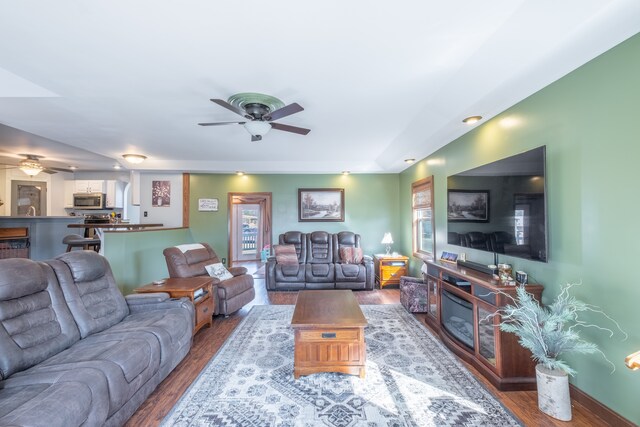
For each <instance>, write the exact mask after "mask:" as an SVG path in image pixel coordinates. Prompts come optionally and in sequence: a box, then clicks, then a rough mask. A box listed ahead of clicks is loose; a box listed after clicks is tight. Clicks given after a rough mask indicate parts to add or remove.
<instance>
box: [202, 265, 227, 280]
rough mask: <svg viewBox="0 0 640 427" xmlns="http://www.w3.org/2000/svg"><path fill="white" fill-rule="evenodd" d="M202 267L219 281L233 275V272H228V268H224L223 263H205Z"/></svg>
mask: <svg viewBox="0 0 640 427" xmlns="http://www.w3.org/2000/svg"><path fill="white" fill-rule="evenodd" d="M204 269H205V270H207V273H209V276H211V277H215V278H217V279H218V280H220V281H221V282H222V281H223V280H227V279H231V278H232V277H233V274H231V273H229V270H227V269H226V268H224V265H222V263H221V262H217V263H215V264H209V265H205V266H204Z"/></svg>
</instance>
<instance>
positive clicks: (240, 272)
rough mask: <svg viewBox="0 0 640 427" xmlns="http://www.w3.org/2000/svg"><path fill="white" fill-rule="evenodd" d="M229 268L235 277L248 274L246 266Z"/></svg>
mask: <svg viewBox="0 0 640 427" xmlns="http://www.w3.org/2000/svg"><path fill="white" fill-rule="evenodd" d="M227 270H229V273H231V274H233V277H236V276H242V275H243V274H247V268H246V267H229V268H227Z"/></svg>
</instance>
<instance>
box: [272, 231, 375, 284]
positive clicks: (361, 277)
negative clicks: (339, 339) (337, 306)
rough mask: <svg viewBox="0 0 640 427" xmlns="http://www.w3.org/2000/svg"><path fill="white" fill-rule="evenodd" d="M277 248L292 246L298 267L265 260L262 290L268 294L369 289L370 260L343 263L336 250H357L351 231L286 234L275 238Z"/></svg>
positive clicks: (294, 232)
mask: <svg viewBox="0 0 640 427" xmlns="http://www.w3.org/2000/svg"><path fill="white" fill-rule="evenodd" d="M278 243H279V244H280V245H293V246H294V247H295V249H296V255H297V257H298V263H297V264H294V265H287V264H280V263H278V261H277V259H276V257H270V258H269V259H268V260H267V267H266V287H267V289H268V290H271V291H293V290H300V289H354V290H357V289H362V290H365V289H366V290H371V289H373V259H372V258H371V257H370V256H367V255H364V256H363V258H362V262H360V263H357V264H352V263H346V262H345V261H344V260H342V259H341V258H340V248H343V247H350V248H360V247H361V246H360V235H359V234H355V233H353V232H351V231H341V232H339V233H335V234H332V233H327V232H326V231H314V232H312V233H301V232H299V231H288V232H286V233H283V234H281V235H280V236H279V238H278Z"/></svg>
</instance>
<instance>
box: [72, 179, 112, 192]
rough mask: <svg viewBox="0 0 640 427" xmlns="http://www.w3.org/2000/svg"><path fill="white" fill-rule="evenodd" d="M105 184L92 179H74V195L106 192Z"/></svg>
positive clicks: (102, 181)
mask: <svg viewBox="0 0 640 427" xmlns="http://www.w3.org/2000/svg"><path fill="white" fill-rule="evenodd" d="M105 186H106V184H105V181H104V180H92V179H89V180H87V179H76V180H75V192H76V193H104V192H105V191H106V188H105Z"/></svg>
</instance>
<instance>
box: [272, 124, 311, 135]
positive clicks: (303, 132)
mask: <svg viewBox="0 0 640 427" xmlns="http://www.w3.org/2000/svg"><path fill="white" fill-rule="evenodd" d="M271 127H272V128H274V129H278V130H283V131H285V132H292V133H298V134H300V135H306V134H308V133H309V132H311V129H305V128H299V127H297V126H291V125H283V124H282V123H271Z"/></svg>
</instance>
